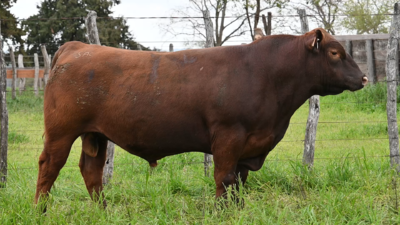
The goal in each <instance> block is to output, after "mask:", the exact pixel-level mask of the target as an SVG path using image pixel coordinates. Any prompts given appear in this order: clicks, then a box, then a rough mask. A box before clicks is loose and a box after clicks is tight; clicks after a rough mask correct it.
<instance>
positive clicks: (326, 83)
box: [305, 28, 368, 95]
mask: <svg viewBox="0 0 400 225" xmlns="http://www.w3.org/2000/svg"><path fill="white" fill-rule="evenodd" d="M305 38H306V42H305V43H306V48H307V50H308V51H309V52H311V57H310V58H309V59H310V61H309V62H308V63H309V64H308V65H310V66H308V68H307V73H308V74H315V76H317V77H316V78H317V79H319V81H318V87H317V88H316V90H315V92H316V94H319V95H332V94H339V93H342V92H343V91H344V90H350V91H356V90H359V89H361V88H363V87H364V86H365V85H366V84H367V82H368V78H367V77H366V76H365V75H364V74H363V73H362V72H361V70H360V68H359V67H358V65H357V64H356V63H355V62H354V60H353V59H352V57H351V56H350V55H349V54H347V53H346V51H345V50H344V48H343V46H342V45H341V44H340V43H339V42H338V41H337V40H335V38H334V37H333V36H332V35H330V34H328V33H327V32H326V31H325V30H324V29H321V28H318V29H315V30H313V31H310V32H308V33H307V34H305Z"/></svg>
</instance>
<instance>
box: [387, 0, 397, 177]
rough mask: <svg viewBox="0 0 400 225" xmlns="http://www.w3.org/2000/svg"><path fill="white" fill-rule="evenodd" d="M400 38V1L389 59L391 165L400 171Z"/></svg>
mask: <svg viewBox="0 0 400 225" xmlns="http://www.w3.org/2000/svg"><path fill="white" fill-rule="evenodd" d="M399 40H400V9H399V3H395V4H394V13H393V19H392V24H391V26H390V32H389V39H388V47H387V48H388V49H387V59H386V80H387V103H386V113H387V121H388V136H389V146H390V165H391V167H392V168H395V169H396V171H397V172H400V156H399V133H398V132H399V128H398V126H397V112H396V109H397V103H396V102H397V79H398V76H397V75H398V73H399V57H398V51H399Z"/></svg>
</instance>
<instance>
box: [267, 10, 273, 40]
mask: <svg viewBox="0 0 400 225" xmlns="http://www.w3.org/2000/svg"><path fill="white" fill-rule="evenodd" d="M271 30H272V13H271V12H268V30H267V32H266V35H271Z"/></svg>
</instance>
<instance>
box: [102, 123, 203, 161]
mask: <svg viewBox="0 0 400 225" xmlns="http://www.w3.org/2000/svg"><path fill="white" fill-rule="evenodd" d="M99 131H101V133H103V134H104V135H105V136H106V137H107V138H109V139H110V140H111V141H113V142H114V143H115V144H117V145H118V146H120V147H121V148H122V149H124V150H126V151H128V152H129V153H131V154H133V155H137V156H139V157H142V158H144V159H146V160H148V161H154V160H158V159H160V158H163V157H165V156H170V155H175V154H180V153H184V152H204V153H210V152H211V147H210V145H211V144H210V140H209V134H208V132H207V129H204V127H202V126H196V124H193V123H167V124H164V123H160V122H154V123H152V122H151V121H149V122H147V123H144V122H143V121H142V122H140V123H134V124H132V125H131V126H127V125H126V124H120V125H118V124H114V125H113V126H108V125H106V124H105V125H104V126H102V127H101V128H100V129H99Z"/></svg>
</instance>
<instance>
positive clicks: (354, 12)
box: [341, 0, 396, 34]
mask: <svg viewBox="0 0 400 225" xmlns="http://www.w3.org/2000/svg"><path fill="white" fill-rule="evenodd" d="M395 3H396V0H387V1H374V0H364V1H359V0H349V1H347V2H346V3H345V4H344V8H343V10H342V11H343V13H344V14H345V15H346V17H345V18H344V19H343V21H342V23H341V24H342V25H343V26H344V27H346V28H347V29H349V30H354V31H356V32H357V34H377V33H388V28H389V26H390V24H389V21H390V19H391V16H390V15H389V14H390V13H391V11H392V10H393V6H394V4H395Z"/></svg>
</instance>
